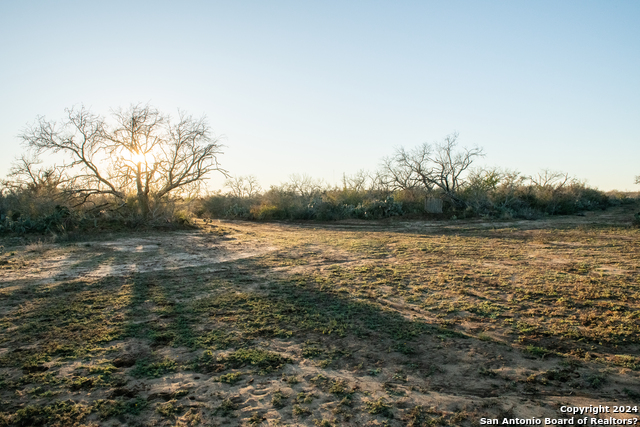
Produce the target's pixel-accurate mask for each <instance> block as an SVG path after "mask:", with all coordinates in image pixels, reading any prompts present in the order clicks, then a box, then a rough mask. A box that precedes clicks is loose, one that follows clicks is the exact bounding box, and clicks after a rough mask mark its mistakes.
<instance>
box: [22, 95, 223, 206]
mask: <svg viewBox="0 0 640 427" xmlns="http://www.w3.org/2000/svg"><path fill="white" fill-rule="evenodd" d="M66 113H67V117H66V118H65V119H64V120H63V121H61V122H60V123H56V122H51V121H47V120H45V119H44V118H43V117H39V118H38V119H37V120H36V122H35V123H34V124H33V125H31V126H29V127H28V128H27V129H25V130H24V132H23V133H22V134H21V135H20V137H21V138H22V140H23V141H24V142H25V144H26V145H27V146H28V147H29V148H30V149H31V150H33V151H34V152H35V154H36V155H42V154H46V153H60V154H62V155H63V158H64V163H63V164H62V165H59V166H58V167H59V168H61V169H62V170H64V172H65V173H66V174H67V176H68V177H69V179H71V180H72V182H73V185H72V186H71V187H70V188H72V189H73V190H72V191H74V192H75V193H76V195H77V196H80V197H83V198H84V199H85V200H86V199H87V198H89V197H91V196H92V195H97V194H103V195H110V196H113V197H114V198H116V199H118V200H121V201H125V200H126V199H127V197H128V196H130V195H132V194H133V195H135V197H136V199H137V201H138V205H139V207H140V211H141V214H142V216H143V217H145V218H148V217H149V215H150V211H151V207H152V204H153V202H155V201H159V200H162V199H163V198H168V197H170V196H172V195H179V194H180V193H183V192H185V191H192V190H194V189H195V188H197V187H198V186H199V185H200V184H201V183H202V182H203V180H204V179H205V178H206V175H207V174H208V173H209V172H212V171H219V172H221V173H223V174H225V175H226V171H225V170H223V169H222V168H221V167H220V165H219V164H218V159H217V156H218V155H219V154H221V151H220V148H221V144H220V142H219V140H218V139H216V138H215V137H213V136H212V135H211V130H210V128H209V125H208V124H207V122H206V121H205V119H204V118H201V119H194V118H193V117H192V116H189V115H186V114H184V113H182V112H180V114H179V116H178V118H177V120H175V121H172V120H171V118H170V117H169V116H167V115H163V114H161V113H160V112H158V110H156V109H154V108H152V107H150V106H148V105H144V106H142V105H132V106H131V107H129V108H128V109H126V110H118V111H116V112H114V113H113V114H112V116H111V117H110V120H107V119H106V118H104V117H102V116H98V115H95V114H93V113H91V112H90V111H89V110H87V109H85V108H84V107H81V108H79V109H73V108H72V109H67V110H66Z"/></svg>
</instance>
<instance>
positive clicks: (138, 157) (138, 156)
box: [129, 153, 147, 165]
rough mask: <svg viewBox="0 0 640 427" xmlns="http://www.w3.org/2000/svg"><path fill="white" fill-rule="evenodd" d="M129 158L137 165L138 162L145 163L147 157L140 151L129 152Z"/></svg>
mask: <svg viewBox="0 0 640 427" xmlns="http://www.w3.org/2000/svg"><path fill="white" fill-rule="evenodd" d="M129 160H131V162H133V163H134V164H136V165H137V164H138V163H142V164H145V163H146V161H147V158H146V157H145V155H144V154H142V153H129Z"/></svg>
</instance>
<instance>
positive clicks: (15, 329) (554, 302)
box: [0, 207, 640, 426]
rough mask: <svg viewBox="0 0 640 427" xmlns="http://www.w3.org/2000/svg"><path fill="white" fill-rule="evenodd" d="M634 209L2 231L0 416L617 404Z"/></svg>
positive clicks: (397, 415)
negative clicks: (48, 240) (60, 233)
mask: <svg viewBox="0 0 640 427" xmlns="http://www.w3.org/2000/svg"><path fill="white" fill-rule="evenodd" d="M632 209H633V207H624V208H617V210H611V211H607V212H602V213H596V214H592V213H590V214H587V216H586V217H566V218H558V219H549V220H545V221H533V222H526V221H518V222H510V223H504V222H502V223H500V222H491V223H486V222H482V221H451V222H437V223H423V222H415V221H414V222H362V221H346V222H339V223H330V224H320V223H302V224H273V223H271V224H256V223H244V222H223V223H220V222H215V223H202V224H200V225H201V228H200V230H198V231H194V232H171V233H154V234H150V233H146V234H141V235H139V236H133V237H132V236H121V237H118V236H114V237H113V239H111V240H105V241H92V242H84V243H74V244H67V245H60V244H57V245H56V244H47V245H42V244H36V245H28V246H24V245H20V244H19V242H14V241H3V242H0V244H1V245H2V246H4V251H3V253H2V254H0V268H1V269H2V274H3V277H4V279H3V282H2V284H1V285H0V386H1V387H0V408H2V409H1V410H0V411H1V413H0V426H1V425H37V424H41V425H43V424H46V425H60V426H67V425H119V424H127V425H260V424H263V425H267V424H268V425H398V426H401V425H413V426H422V425H478V424H479V420H480V419H481V418H482V417H484V418H501V417H507V418H513V417H519V418H528V417H551V418H561V417H563V415H562V413H561V412H560V411H559V408H560V406H562V405H565V404H570V405H572V406H589V405H609V406H611V407H612V406H613V405H621V404H629V405H632V406H633V405H635V404H637V403H638V402H637V399H638V396H640V385H639V382H638V379H639V375H638V370H639V369H640V358H639V357H638V355H639V354H640V316H639V315H638V313H640V311H639V308H640V307H639V306H640V303H639V301H640V298H639V297H640V274H639V272H640V232H639V230H638V229H637V228H633V227H632V226H631V225H630V223H631V219H632V213H633V211H632ZM635 209H637V207H635ZM605 415H606V417H608V416H616V417H628V416H631V418H633V417H634V416H636V417H637V413H630V414H625V415H620V414H613V413H609V414H603V416H605Z"/></svg>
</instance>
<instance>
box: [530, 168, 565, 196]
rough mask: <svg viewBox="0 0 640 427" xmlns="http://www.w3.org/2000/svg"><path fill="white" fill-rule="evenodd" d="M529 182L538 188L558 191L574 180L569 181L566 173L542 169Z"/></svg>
mask: <svg viewBox="0 0 640 427" xmlns="http://www.w3.org/2000/svg"><path fill="white" fill-rule="evenodd" d="M529 180H530V181H531V183H532V184H533V185H535V186H536V187H538V188H544V189H550V190H554V191H555V190H559V189H561V188H562V187H564V186H565V185H567V184H571V183H573V182H574V181H575V180H574V179H571V177H570V176H569V174H568V173H562V172H556V171H551V170H549V169H543V170H542V171H541V172H539V173H538V174H537V175H532V176H530V177H529Z"/></svg>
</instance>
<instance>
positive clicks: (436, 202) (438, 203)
mask: <svg viewBox="0 0 640 427" xmlns="http://www.w3.org/2000/svg"><path fill="white" fill-rule="evenodd" d="M424 210H425V211H427V213H436V214H441V213H442V199H441V198H439V197H427V199H426V200H425V201H424Z"/></svg>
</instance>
